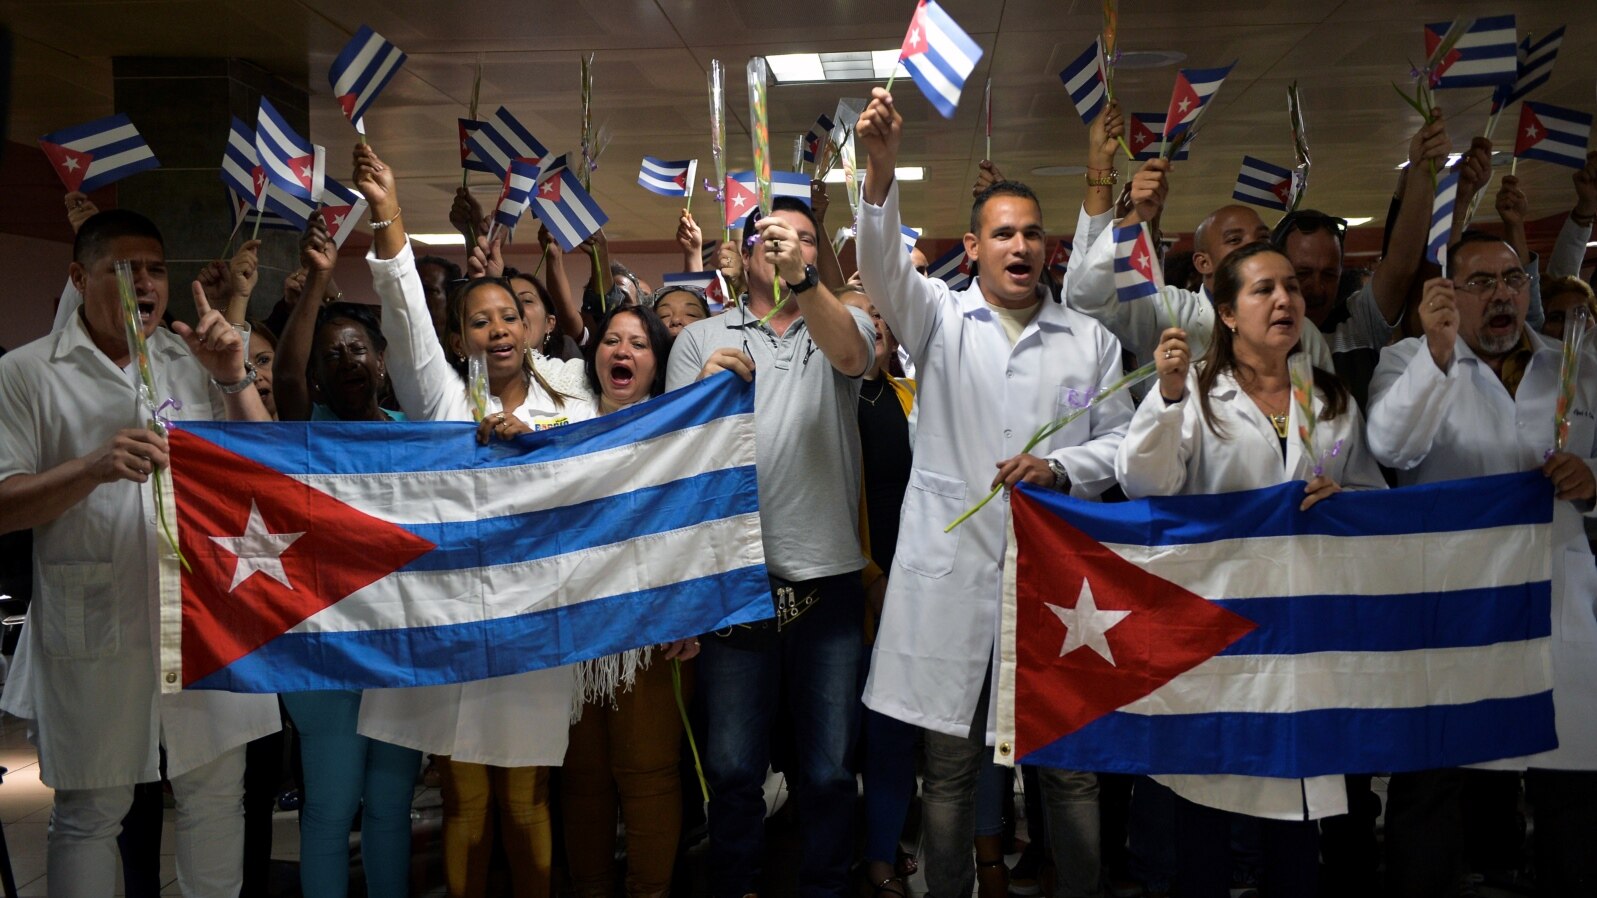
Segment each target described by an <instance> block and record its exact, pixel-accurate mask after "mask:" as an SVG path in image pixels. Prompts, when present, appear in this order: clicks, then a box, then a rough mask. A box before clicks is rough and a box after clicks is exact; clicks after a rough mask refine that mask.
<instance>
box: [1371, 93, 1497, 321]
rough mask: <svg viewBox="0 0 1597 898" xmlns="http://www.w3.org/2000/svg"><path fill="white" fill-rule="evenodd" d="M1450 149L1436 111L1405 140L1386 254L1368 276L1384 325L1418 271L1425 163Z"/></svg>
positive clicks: (1425, 210) (1426, 215)
mask: <svg viewBox="0 0 1597 898" xmlns="http://www.w3.org/2000/svg"><path fill="white" fill-rule="evenodd" d="M1451 148H1452V144H1451V143H1449V141H1448V137H1447V122H1446V121H1445V120H1443V118H1442V117H1441V115H1440V114H1438V115H1437V117H1436V120H1435V121H1433V122H1431V123H1430V124H1428V125H1424V126H1422V127H1421V128H1420V129H1419V130H1418V131H1416V132H1415V133H1414V136H1413V137H1412V138H1410V139H1409V143H1408V168H1406V169H1404V170H1403V182H1402V187H1401V188H1400V189H1399V191H1398V193H1399V197H1398V211H1397V217H1396V218H1395V219H1393V221H1392V223H1391V232H1390V239H1389V240H1388V241H1387V246H1386V255H1385V256H1384V257H1383V258H1382V259H1381V261H1380V264H1379V265H1377V266H1376V267H1375V274H1374V275H1372V276H1371V278H1370V282H1371V290H1372V292H1374V294H1375V302H1376V305H1378V306H1380V310H1381V317H1382V318H1384V319H1386V322H1387V323H1388V324H1396V323H1397V322H1398V321H1399V320H1400V319H1401V318H1402V317H1403V307H1404V304H1405V302H1406V300H1407V299H1408V290H1409V285H1410V284H1412V283H1413V282H1414V277H1415V275H1417V274H1418V273H1419V270H1420V262H1421V261H1422V260H1423V259H1424V256H1425V237H1426V232H1427V231H1429V230H1430V227H1431V201H1432V196H1431V181H1430V178H1428V177H1426V176H1425V174H1424V172H1425V170H1426V165H1427V164H1428V162H1435V163H1436V164H1437V165H1438V166H1440V165H1441V164H1442V163H1444V162H1445V161H1446V160H1447V153H1448V150H1450V149H1451ZM1488 158H1490V157H1488ZM1465 205H1466V206H1467V204H1465Z"/></svg>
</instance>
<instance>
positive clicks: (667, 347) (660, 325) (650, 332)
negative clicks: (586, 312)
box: [584, 306, 671, 401]
mask: <svg viewBox="0 0 1597 898" xmlns="http://www.w3.org/2000/svg"><path fill="white" fill-rule="evenodd" d="M619 315H632V316H633V317H635V318H637V319H638V321H639V322H641V323H642V324H643V336H644V338H645V339H647V340H648V341H649V348H650V349H651V350H653V351H654V380H652V381H650V382H649V395H650V396H658V395H660V394H661V393H664V392H665V363H666V360H667V359H669V358H670V356H671V332H670V331H668V330H666V329H665V322H663V321H661V320H660V316H659V315H656V314H654V313H653V312H651V311H649V310H648V309H646V308H644V307H642V306H622V307H620V308H617V309H611V310H610V311H609V312H606V313H605V316H604V318H603V320H601V321H600V322H599V326H598V328H597V331H598V334H599V336H598V337H597V338H595V339H594V341H593V345H592V346H591V347H589V348H588V351H587V353H586V362H587V364H586V365H585V366H584V367H585V368H586V370H587V373H588V386H589V388H591V389H592V390H593V395H594V396H595V397H596V398H595V401H597V397H598V396H600V395H602V394H603V392H604V391H603V389H601V388H600V386H599V346H600V345H601V344H603V343H604V337H605V335H606V334H608V333H609V332H610V324H611V322H613V321H615V320H616V317H617V316H619Z"/></svg>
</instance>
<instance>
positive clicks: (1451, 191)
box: [1425, 165, 1458, 276]
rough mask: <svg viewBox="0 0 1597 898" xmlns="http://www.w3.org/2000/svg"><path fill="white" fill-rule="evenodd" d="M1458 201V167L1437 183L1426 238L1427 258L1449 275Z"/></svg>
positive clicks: (1444, 273)
mask: <svg viewBox="0 0 1597 898" xmlns="http://www.w3.org/2000/svg"><path fill="white" fill-rule="evenodd" d="M1457 200H1458V166H1456V165H1455V166H1454V167H1453V168H1452V169H1451V170H1449V171H1448V173H1447V176H1446V177H1444V178H1441V179H1440V180H1438V181H1437V182H1436V198H1435V199H1434V200H1432V201H1431V229H1430V232H1429V233H1428V234H1427V236H1426V238H1425V258H1427V259H1429V260H1431V261H1432V262H1435V263H1436V264H1437V265H1440V266H1442V274H1443V275H1444V276H1445V275H1446V274H1447V237H1448V235H1449V234H1451V233H1452V230H1453V205H1454V203H1455V202H1457Z"/></svg>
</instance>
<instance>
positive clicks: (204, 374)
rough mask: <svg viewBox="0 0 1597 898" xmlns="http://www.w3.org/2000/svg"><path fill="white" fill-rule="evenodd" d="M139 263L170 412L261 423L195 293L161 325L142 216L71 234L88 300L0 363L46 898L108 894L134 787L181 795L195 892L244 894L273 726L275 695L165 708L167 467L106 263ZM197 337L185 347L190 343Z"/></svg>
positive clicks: (182, 843) (1, 449) (159, 251)
mask: <svg viewBox="0 0 1597 898" xmlns="http://www.w3.org/2000/svg"><path fill="white" fill-rule="evenodd" d="M119 260H128V261H129V262H130V263H131V266H132V272H133V280H134V289H135V293H136V301H137V304H138V311H139V315H140V319H141V321H142V325H143V330H144V335H145V339H146V341H147V343H148V346H149V356H150V361H151V367H152V369H153V372H154V377H155V387H156V397H155V398H156V400H157V401H160V400H164V399H166V398H172V399H176V400H179V401H180V402H181V403H182V406H181V409H180V410H179V409H177V408H175V407H174V408H173V409H171V410H170V411H171V413H172V417H173V418H190V419H204V418H215V417H222V416H223V415H224V414H225V416H226V417H228V418H234V419H248V420H266V419H267V415H266V410H265V408H264V407H263V406H262V405H261V401H260V397H259V394H257V393H256V391H255V390H254V389H253V388H252V384H253V380H254V377H253V371H252V370H251V369H250V368H249V367H248V365H247V363H246V362H245V359H244V344H243V340H242V339H241V338H240V336H239V334H238V332H237V331H236V330H234V329H233V327H232V326H231V325H229V324H228V323H227V322H226V320H224V319H223V317H222V314H221V312H219V311H213V310H211V309H210V308H209V306H208V305H207V303H206V301H205V297H204V294H203V292H202V291H201V290H200V289H199V285H198V284H195V285H194V294H195V300H194V301H195V305H196V307H197V308H198V309H199V310H200V312H201V319H200V321H199V323H198V325H196V327H195V328H194V329H192V330H191V329H190V328H188V327H187V326H186V325H183V324H177V325H174V329H175V330H176V331H177V333H178V334H179V335H181V337H182V339H179V336H175V335H174V334H173V332H171V331H167V330H165V329H163V328H162V327H161V326H160V324H161V315H162V313H163V312H164V311H165V310H166V300H167V277H166V258H165V250H164V247H163V245H162V242H161V236H160V233H159V231H157V230H156V228H155V226H154V225H153V224H152V223H151V222H150V221H149V220H148V219H146V218H144V217H143V216H141V215H138V214H137V213H133V212H127V211H124V210H113V211H108V212H101V213H99V214H98V215H96V216H95V217H94V218H91V219H90V220H89V221H88V222H86V223H85V224H84V225H83V226H82V228H81V229H80V230H79V231H78V235H77V240H76V243H75V244H74V246H73V262H72V266H71V271H70V273H71V280H72V284H73V286H74V287H75V288H76V289H77V290H78V291H79V292H81V293H82V295H83V297H84V302H83V305H82V307H81V310H80V311H79V312H78V313H77V315H76V316H75V317H74V318H73V319H72V320H71V321H70V322H69V323H68V324H67V326H66V327H64V328H62V329H61V330H59V331H58V332H56V333H52V334H51V335H49V336H47V337H44V338H43V339H40V340H36V341H34V342H33V343H30V344H28V345H27V346H24V347H22V348H21V349H18V350H16V351H15V352H12V353H9V354H7V355H6V357H5V358H4V359H0V532H7V531H12V530H18V529H22V528H27V527H32V528H34V569H35V590H34V599H33V605H32V607H31V608H30V609H29V619H28V623H27V625H26V627H25V628H24V632H23V637H22V643H21V645H20V646H19V647H18V650H17V654H16V663H15V666H14V668H13V670H12V671H11V676H10V677H9V679H8V680H7V682H6V687H5V695H4V699H3V701H0V705H3V707H4V709H5V710H6V711H9V712H10V713H12V714H15V715H17V716H19V717H23V718H27V719H29V720H30V721H31V722H32V732H33V736H34V739H35V741H36V744H37V746H38V749H39V766H40V778H41V779H42V780H43V781H44V783H45V785H47V786H50V787H52V788H54V789H55V790H56V792H55V807H54V810H53V812H52V814H51V820H50V835H49V842H48V850H47V853H48V856H47V873H48V877H49V880H48V882H49V889H50V894H51V895H63V896H83V895H109V894H111V892H112V891H113V889H114V888H115V883H116V863H117V847H116V836H117V833H118V831H119V829H120V826H121V820H122V817H123V816H124V814H126V812H127V810H128V806H129V804H130V803H131V802H132V799H133V786H134V784H136V783H141V782H151V781H155V780H158V779H160V771H159V769H158V765H159V755H160V752H159V747H160V746H163V745H164V746H165V748H166V751H167V768H166V769H167V774H168V776H169V777H170V779H171V781H172V787H173V791H174V792H175V793H176V795H177V799H178V816H177V874H178V882H179V885H180V886H181V887H182V890H183V894H184V895H192V896H231V895H237V894H238V891H239V888H240V886H241V884H242V876H243V873H242V861H243V836H244V818H243V807H242V798H243V788H244V786H243V777H244V745H245V743H247V742H249V741H250V740H252V739H256V738H259V737H261V736H264V735H267V734H268V733H271V732H274V731H276V730H277V729H278V727H279V725H280V722H279V719H278V713H277V700H276V697H275V696H269V695H266V696H260V695H255V696H245V695H230V694H226V693H219V692H196V693H182V694H176V695H162V694H161V693H160V682H161V679H162V678H172V679H170V680H169V681H170V682H175V681H176V679H175V678H176V677H177V676H178V674H177V673H176V672H175V671H165V672H163V671H162V670H160V668H159V664H160V653H159V649H158V646H159V637H158V635H157V634H158V633H159V631H160V615H159V606H158V601H157V595H158V591H157V576H156V574H157V568H156V556H157V551H158V550H160V551H165V549H164V547H161V546H159V537H158V536H157V533H158V529H157V526H156V523H155V519H154V508H153V504H152V503H151V502H150V500H149V497H148V496H146V495H145V490H144V488H143V486H142V484H145V483H148V482H150V480H151V475H152V474H153V473H154V472H155V471H156V470H158V469H159V468H161V467H164V466H165V464H166V461H167V445H166V438H165V437H163V436H159V435H157V434H154V433H152V432H151V431H149V430H147V429H146V428H145V426H144V425H145V423H146V421H147V420H148V417H149V409H148V407H147V406H145V405H143V404H142V403H140V402H139V400H138V398H137V394H136V392H135V389H134V384H135V383H137V382H138V370H137V367H136V360H134V359H132V358H131V351H130V349H129V347H128V340H127V336H126V332H125V327H124V324H123V314H122V307H121V299H120V294H119V288H118V281H117V276H116V272H115V264H116V262H117V261H119ZM185 344H186V345H185Z"/></svg>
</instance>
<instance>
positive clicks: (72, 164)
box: [61, 156, 78, 171]
mask: <svg viewBox="0 0 1597 898" xmlns="http://www.w3.org/2000/svg"><path fill="white" fill-rule="evenodd" d="M61 167H62V168H65V169H66V170H67V171H77V170H78V160H76V159H73V158H72V157H71V156H68V157H67V158H66V160H65V161H63V162H62V163H61Z"/></svg>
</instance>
